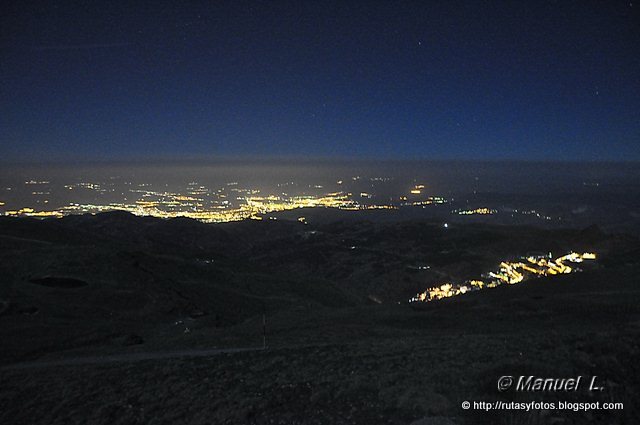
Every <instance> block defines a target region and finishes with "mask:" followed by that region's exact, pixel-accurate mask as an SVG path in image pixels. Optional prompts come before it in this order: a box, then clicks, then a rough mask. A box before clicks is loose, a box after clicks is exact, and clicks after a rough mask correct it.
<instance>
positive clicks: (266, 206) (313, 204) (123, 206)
mask: <svg viewBox="0 0 640 425" xmlns="http://www.w3.org/2000/svg"><path fill="white" fill-rule="evenodd" d="M361 179H362V178H361V177H360V176H357V177H353V178H352V181H359V180H361ZM368 180H370V181H371V182H387V181H389V180H391V179H390V178H383V177H375V178H371V179H368ZM294 185H295V183H294V182H288V183H282V184H278V185H277V187H278V188H287V187H289V186H294ZM342 185H343V182H342V181H338V182H337V186H338V187H341V186H342ZM24 186H25V187H29V188H36V190H33V189H29V190H28V194H30V195H31V200H30V201H29V204H28V206H21V207H19V208H9V207H5V209H4V211H3V215H5V216H14V217H17V216H24V217H36V218H45V217H58V218H59V217H64V216H66V215H71V214H87V213H88V214H96V213H100V212H107V211H127V212H130V213H132V214H135V215H138V216H153V217H159V218H176V217H187V218H192V219H195V220H199V221H203V222H207V223H219V222H229V221H239V220H245V219H257V220H260V219H262V217H263V216H264V215H265V214H269V213H274V212H280V211H288V210H294V209H299V208H334V209H340V210H347V211H359V210H376V209H378V210H380V209H390V210H392V209H397V208H398V207H399V206H401V205H431V204H440V203H445V202H446V200H445V199H444V198H441V197H433V196H425V197H423V198H422V199H419V200H414V201H412V202H403V203H398V204H397V205H394V204H393V203H391V202H388V203H376V202H375V201H374V200H373V198H374V195H372V194H370V193H367V192H359V193H357V194H356V195H354V193H352V192H349V191H334V192H328V193H320V190H321V189H323V188H324V186H323V185H318V184H313V185H308V187H307V189H308V190H307V191H302V193H298V194H289V193H285V192H280V193H277V194H275V193H269V194H263V191H261V190H259V189H254V188H242V187H240V186H239V184H238V182H229V183H226V184H224V185H223V186H221V187H219V188H217V189H210V188H209V187H207V186H205V185H203V184H200V183H198V182H190V183H188V184H187V186H186V188H184V189H183V190H179V191H169V190H153V189H152V188H151V185H150V184H146V183H141V184H137V185H134V184H133V183H131V182H124V183H123V184H122V186H124V188H122V187H121V188H120V189H117V187H116V186H115V185H114V184H113V183H94V182H78V183H72V184H64V185H63V186H62V188H63V189H62V190H63V193H62V196H60V195H58V198H63V199H73V200H74V202H68V203H65V204H63V205H61V206H58V207H56V208H45V206H49V205H51V203H50V202H51V201H50V199H49V198H50V197H51V195H52V190H51V186H52V184H51V183H50V182H49V181H36V180H29V181H25V182H24ZM417 187H420V188H421V189H423V188H424V185H419V186H417ZM4 191H5V192H6V193H13V194H15V193H16V192H18V191H20V188H18V190H15V188H13V187H6V188H4ZM409 191H410V192H414V191H415V190H414V189H410V190H409ZM409 191H408V192H409ZM308 192H312V193H308ZM86 198H89V199H91V201H89V202H79V201H76V200H77V199H86ZM109 198H111V199H113V200H112V201H111V202H99V201H100V200H102V199H109ZM114 198H115V199H114ZM400 198H401V199H406V197H404V196H402V197H400ZM5 205H6V202H5V201H4V200H3V201H0V207H4V206H5ZM39 206H41V208H38V207H39ZM0 211H1V210H0Z"/></svg>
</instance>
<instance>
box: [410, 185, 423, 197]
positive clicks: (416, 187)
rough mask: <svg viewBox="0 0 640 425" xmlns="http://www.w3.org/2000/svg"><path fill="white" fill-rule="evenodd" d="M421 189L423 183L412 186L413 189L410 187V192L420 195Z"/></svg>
mask: <svg viewBox="0 0 640 425" xmlns="http://www.w3.org/2000/svg"><path fill="white" fill-rule="evenodd" d="M422 189H424V185H423V184H417V185H415V186H414V187H413V189H411V194H412V195H420V194H421V193H422Z"/></svg>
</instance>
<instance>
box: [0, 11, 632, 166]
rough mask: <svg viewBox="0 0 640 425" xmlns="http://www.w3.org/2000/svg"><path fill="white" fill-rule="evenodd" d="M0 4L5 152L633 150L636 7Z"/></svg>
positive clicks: (615, 155)
mask: <svg viewBox="0 0 640 425" xmlns="http://www.w3.org/2000/svg"><path fill="white" fill-rule="evenodd" d="M634 1H635V0H631V2H630V1H614V0H608V1H604V2H585V1H557V2H539V1H512V2H485V1H468V2H456V1H424V2H392V1H389V2H371V1H358V2H348V1H336V2H330V1H322V2H321V1H317V2H316V1H302V0H297V1H292V2H282V1H275V2H258V1H255V2H243V1H227V2H225V1H211V2H202V3H198V2H174V3H170V2H161V1H150V2H148V3H142V2H135V1H115V2H107V1H104V2H98V1H87V2H82V1H68V2H57V1H52V0H50V1H43V2H41V3H38V2H31V1H13V2H2V6H0V12H1V13H0V15H1V17H0V20H1V21H0V156H1V157H2V159H4V160H18V161H24V160H47V159H56V160H68V159H131V158H136V159H138V158H208V157H238V156H240V157H244V156H247V157H254V158H255V157H279V156H285V157H325V158H326V157H348V158H382V159H385V158H394V159H397V158H400V159H403V158H424V159H534V160H541V159H542V160H548V159H549V160H599V159H604V160H640V2H639V3H638V4H635V3H634Z"/></svg>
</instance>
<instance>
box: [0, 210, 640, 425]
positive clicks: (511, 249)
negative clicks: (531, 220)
mask: <svg viewBox="0 0 640 425" xmlns="http://www.w3.org/2000/svg"><path fill="white" fill-rule="evenodd" d="M341 226H342V227H341ZM449 230H451V229H449ZM453 230H454V232H449V233H443V231H442V230H441V228H440V227H439V226H437V225H435V224H430V223H418V222H416V223H395V224H384V225H373V224H371V223H348V224H342V225H337V224H336V225H333V226H331V227H326V228H322V227H318V228H313V227H311V228H310V227H309V226H302V225H300V226H298V223H290V224H283V223H281V224H278V225H274V224H273V223H272V224H267V223H244V224H242V223H238V224H235V225H224V226H205V225H201V224H200V223H193V222H190V221H187V222H185V221H180V220H178V221H172V222H163V221H159V220H146V219H138V218H133V217H129V216H120V215H104V216H98V217H70V218H68V219H63V220H52V221H42V222H35V221H31V220H0V243H1V245H0V248H1V250H0V254H1V255H2V263H0V264H1V267H2V270H1V271H2V280H1V281H0V283H1V285H0V291H1V292H0V302H1V303H0V337H1V340H2V342H3V343H2V348H1V349H0V354H1V356H0V358H1V359H2V363H1V365H2V368H1V369H0V382H2V385H1V386H0V423H3V424H14V423H15V424H25V423H34V424H50V423H58V424H67V423H77V424H85V423H95V424H130V423H140V424H147V423H167V424H170V423H189V424H191V423H196V424H200V423H201V424H209V423H210V424H220V423H222V424H224V423H229V424H235V423H239V424H244V423H255V424H271V423H275V424H277V423H281V424H377V423H389V424H411V423H414V422H416V423H419V424H473V423H487V424H493V423H497V424H548V423H550V424H583V423H602V424H637V423H640V411H639V409H638V405H639V404H638V402H637V401H638V400H640V386H639V384H638V382H640V338H639V337H640V303H639V302H640V286H638V273H639V272H640V265H639V263H638V251H639V250H638V247H639V246H638V243H637V241H636V240H634V239H631V238H627V237H623V236H608V235H604V234H601V232H599V231H597V229H587V230H582V231H578V230H576V231H570V230H567V231H564V232H557V231H556V232H549V231H542V230H536V229H528V228H504V227H500V228H498V227H495V228H494V227H482V226H474V227H471V228H460V229H453ZM309 232H312V233H309ZM314 232H315V233H314ZM318 236H320V237H321V239H318V238H317V237H318ZM352 246H356V248H355V249H352V248H351V247H352ZM536 247H538V249H539V250H540V251H543V252H544V251H546V250H550V249H553V250H557V251H562V250H568V249H589V248H591V249H593V250H597V251H598V252H599V253H600V252H601V253H603V255H602V257H601V258H602V259H601V260H600V261H599V262H598V265H597V266H596V267H591V268H589V269H588V270H585V271H584V272H582V273H579V274H571V275H565V276H559V277H553V278H544V279H536V280H531V281H527V282H525V283H522V284H519V285H514V286H509V287H504V286H503V287H499V288H496V289H491V290H485V291H480V292H476V293H472V294H468V295H465V296H462V297H457V298H453V299H447V300H443V301H440V302H433V303H429V304H427V305H424V306H422V308H419V309H415V308H411V307H410V306H409V305H408V304H406V303H401V304H397V301H401V300H404V299H406V294H407V293H409V294H411V293H412V292H413V293H415V292H414V291H417V290H419V289H424V287H425V285H426V286H428V285H429V284H430V283H432V282H437V281H438V280H440V281H441V279H445V280H446V279H449V278H451V279H454V278H467V277H473V276H477V273H478V271H479V270H482V269H486V268H487V267H489V268H491V267H492V266H493V265H494V263H495V262H496V261H499V259H500V258H504V256H505V255H508V254H509V253H511V255H512V256H515V255H522V254H525V253H526V252H527V251H532V250H535V248H536ZM519 250H520V251H519ZM522 251H524V252H522ZM452 253H453V254H452ZM423 261H427V262H429V265H430V266H432V269H430V270H434V269H435V270H436V271H438V273H440V274H439V275H438V274H432V273H435V272H433V271H428V272H425V274H421V273H416V272H415V271H413V270H414V269H413V267H412V266H413V265H414V264H416V263H417V262H423ZM380 288H382V289H380ZM378 301H382V304H378ZM263 314H264V315H265V317H266V322H267V326H266V329H267V345H268V348H267V349H265V350H262V349H260V347H261V346H262V342H263V341H262V320H263V319H262V317H263ZM238 347H243V348H251V347H256V348H258V349H256V350H249V351H230V352H225V351H221V352H212V353H211V354H207V355H199V356H192V354H197V353H201V351H199V350H203V349H206V350H213V349H223V350H224V349H228V348H238ZM175 350H181V353H177V354H175V355H172V356H161V357H160V358H158V356H157V353H167V352H170V351H175ZM105 355H117V356H119V357H115V358H114V357H110V358H103V359H102V360H100V359H98V358H97V357H99V356H105ZM58 361H64V362H66V364H58V363H56V362H58ZM43 363H44V364H43ZM503 375H513V376H519V375H536V376H541V377H558V378H562V377H575V376H579V375H581V376H583V381H585V380H587V381H588V380H589V379H590V377H591V376H598V382H600V383H601V385H604V390H602V391H597V392H590V391H588V390H587V386H588V385H587V383H586V382H585V383H584V384H583V387H582V388H581V389H580V390H579V391H577V392H549V393H516V392H514V391H513V390H509V391H506V392H499V391H498V390H497V381H498V378H499V377H501V376H503ZM498 400H503V401H518V402H530V401H534V400H535V401H546V402H556V403H557V402H559V401H565V402H600V404H602V403H604V402H611V401H613V402H621V403H624V409H623V410H617V411H604V410H598V411H596V410H592V411H588V412H585V411H566V410H565V411H559V410H552V409H543V410H533V411H531V412H524V411H516V410H512V411H499V412H497V411H489V412H486V411H481V410H476V409H473V408H472V409H470V410H464V409H463V408H462V403H463V402H464V401H470V402H472V404H473V402H474V401H490V402H495V401H498Z"/></svg>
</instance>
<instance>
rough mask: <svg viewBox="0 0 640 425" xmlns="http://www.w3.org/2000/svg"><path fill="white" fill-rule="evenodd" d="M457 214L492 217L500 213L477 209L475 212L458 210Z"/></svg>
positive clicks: (488, 209) (487, 209)
mask: <svg viewBox="0 0 640 425" xmlns="http://www.w3.org/2000/svg"><path fill="white" fill-rule="evenodd" d="M455 212H456V213H458V214H459V215H476V214H477V215H491V214H495V213H497V212H498V211H497V210H494V209H490V208H476V209H474V210H458V211H455Z"/></svg>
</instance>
